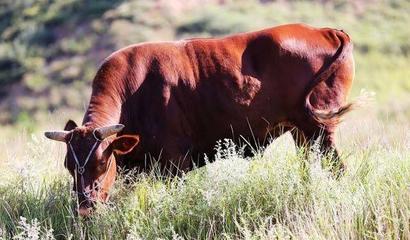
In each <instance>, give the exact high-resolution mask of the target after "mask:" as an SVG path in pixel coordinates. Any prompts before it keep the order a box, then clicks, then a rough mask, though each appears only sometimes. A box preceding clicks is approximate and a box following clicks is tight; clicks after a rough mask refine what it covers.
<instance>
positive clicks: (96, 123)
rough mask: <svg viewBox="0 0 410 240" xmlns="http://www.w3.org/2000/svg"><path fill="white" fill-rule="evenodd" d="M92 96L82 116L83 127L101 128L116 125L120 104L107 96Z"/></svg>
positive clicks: (118, 118)
mask: <svg viewBox="0 0 410 240" xmlns="http://www.w3.org/2000/svg"><path fill="white" fill-rule="evenodd" d="M103 96H104V95H100V96H98V95H94V94H93V95H92V96H91V100H90V104H89V106H88V109H87V111H86V113H85V115H84V119H83V126H89V127H103V126H107V125H112V124H117V123H119V120H120V112H121V103H120V102H119V101H117V100H116V99H115V98H112V97H109V96H107V95H105V96H104V97H103Z"/></svg>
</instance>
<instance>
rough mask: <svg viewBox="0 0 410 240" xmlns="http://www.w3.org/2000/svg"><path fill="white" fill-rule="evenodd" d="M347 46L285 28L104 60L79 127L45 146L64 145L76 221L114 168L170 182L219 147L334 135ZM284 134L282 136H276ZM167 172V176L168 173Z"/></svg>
mask: <svg viewBox="0 0 410 240" xmlns="http://www.w3.org/2000/svg"><path fill="white" fill-rule="evenodd" d="M353 78H354V59H353V44H352V42H351V40H350V37H349V36H348V35H347V34H346V33H345V32H343V31H342V30H336V29H331V28H315V27H312V26H308V25H304V24H288V25H281V26H277V27H272V28H268V29H264V30H260V31H255V32H248V33H240V34H235V35H230V36H226V37H222V38H193V39H187V40H180V41H174V42H154V43H151V42H148V43H141V44H135V45H131V46H128V47H125V48H123V49H121V50H119V51H116V52H114V53H113V54H111V55H110V56H109V57H108V58H106V59H105V60H104V62H103V63H102V65H101V66H100V68H99V70H98V71H97V73H96V76H95V78H94V80H93V83H92V94H91V99H90V102H89V105H88V109H87V111H86V113H85V115H84V119H83V122H82V125H81V126H78V125H77V124H76V123H75V122H74V121H72V120H69V121H68V122H67V124H66V126H65V128H64V131H48V132H46V133H45V136H46V137H47V138H50V139H53V140H57V141H62V142H64V143H66V145H67V155H66V159H65V167H66V168H67V169H68V170H69V172H70V174H71V175H72V176H73V178H74V187H73V189H74V191H76V192H77V195H78V200H79V209H78V211H79V214H80V215H83V216H87V215H88V214H89V213H90V212H91V211H92V208H93V205H94V203H95V202H97V201H101V202H104V201H107V199H108V193H109V190H110V188H111V186H112V185H113V183H114V180H115V177H116V172H117V168H118V167H122V168H124V169H138V170H139V171H147V169H150V166H152V165H153V164H155V163H157V164H158V163H159V165H160V166H161V169H167V170H168V171H171V172H172V174H175V172H176V171H175V169H179V171H182V172H186V171H189V170H191V169H193V167H194V166H196V165H197V166H201V165H203V163H204V161H203V159H204V157H203V156H204V155H207V156H212V155H213V151H214V145H215V143H216V141H217V140H219V139H223V138H234V139H236V140H237V139H239V138H243V139H248V140H250V141H249V144H250V145H251V146H252V145H254V144H256V143H257V142H258V143H263V142H267V141H265V140H266V138H267V137H268V136H270V137H272V138H275V137H278V136H279V135H281V134H283V133H284V132H287V131H290V132H291V134H292V136H293V138H294V140H295V144H296V146H299V147H302V146H309V144H311V143H312V140H314V139H316V138H318V137H319V136H320V137H321V141H320V142H321V145H320V146H321V151H322V152H324V153H330V152H331V153H332V154H331V155H332V161H333V163H334V168H335V171H339V170H342V169H343V164H342V163H341V161H340V159H339V157H338V155H337V151H336V148H335V129H336V127H337V125H338V123H339V122H340V120H341V117H342V116H343V115H344V114H345V113H347V112H348V111H349V110H351V109H352V104H351V103H349V104H348V103H346V98H347V95H348V93H349V91H350V89H351V85H352V81H353ZM278 126H284V127H283V129H284V131H277V129H278ZM169 169H174V170H169Z"/></svg>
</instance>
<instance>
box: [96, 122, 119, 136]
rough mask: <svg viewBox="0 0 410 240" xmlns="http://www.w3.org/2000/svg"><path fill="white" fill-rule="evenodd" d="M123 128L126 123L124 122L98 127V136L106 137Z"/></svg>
mask: <svg viewBox="0 0 410 240" xmlns="http://www.w3.org/2000/svg"><path fill="white" fill-rule="evenodd" d="M123 128H124V125H122V124H114V125H111V126H106V127H100V128H96V129H95V132H96V133H97V134H98V135H99V136H98V137H99V138H100V139H104V138H106V137H108V136H111V135H114V134H116V133H119V132H121V130H122V129H123Z"/></svg>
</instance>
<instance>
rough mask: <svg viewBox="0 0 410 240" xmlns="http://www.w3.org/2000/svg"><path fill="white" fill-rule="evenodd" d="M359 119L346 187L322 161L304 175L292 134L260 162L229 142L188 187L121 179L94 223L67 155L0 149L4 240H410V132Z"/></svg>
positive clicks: (313, 161)
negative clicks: (81, 210) (84, 210)
mask: <svg viewBox="0 0 410 240" xmlns="http://www.w3.org/2000/svg"><path fill="white" fill-rule="evenodd" d="M371 108H372V107H371V106H370V107H369V109H371ZM358 112H359V113H356V114H353V116H351V117H350V118H348V119H347V120H346V122H344V123H343V125H342V127H341V130H340V132H339V134H338V136H339V137H338V140H339V146H340V147H341V150H342V153H343V154H342V155H343V160H344V161H345V162H346V164H347V171H346V174H345V175H344V176H343V177H341V178H340V179H339V180H335V179H334V178H333V177H332V175H331V174H330V172H329V171H328V170H327V169H326V168H322V167H321V160H320V159H321V156H320V154H318V153H313V154H312V155H311V157H310V160H309V169H308V172H303V171H304V170H303V168H301V163H302V161H303V160H302V159H303V157H302V155H303V154H301V153H297V152H295V149H294V147H293V143H292V141H291V139H290V137H289V136H287V135H285V136H284V137H281V138H279V139H277V140H276V141H274V142H273V143H272V144H271V145H270V147H269V148H268V149H266V150H265V151H261V153H260V154H258V155H257V156H256V157H254V158H253V159H244V158H243V157H242V156H241V154H240V151H239V152H238V150H237V148H235V146H234V145H233V143H231V142H230V141H229V140H224V141H221V142H220V143H219V149H220V150H219V152H218V154H217V161H216V162H215V163H212V164H208V165H207V166H205V167H203V168H200V169H197V170H195V171H192V172H190V173H188V174H186V175H185V176H183V177H182V178H175V179H168V180H161V179H157V178H156V177H155V174H153V173H148V174H146V175H141V176H139V177H138V178H137V179H136V180H135V182H134V183H133V184H132V186H125V185H124V184H122V180H123V179H124V177H122V178H121V179H119V181H117V183H116V186H115V189H114V190H113V196H112V198H111V202H110V203H109V204H108V205H106V206H99V207H98V209H97V213H96V214H95V215H94V216H93V218H92V219H91V220H89V221H82V220H80V219H78V218H76V217H75V216H74V215H73V214H72V211H71V207H72V206H74V205H75V203H74V202H73V200H72V198H71V197H70V188H71V178H70V177H69V176H68V175H67V173H66V170H64V169H63V166H62V159H63V156H64V149H63V146H62V145H61V144H58V143H50V142H49V141H47V140H46V139H44V138H42V137H41V136H40V135H33V136H31V137H30V138H27V137H26V135H21V137H19V138H16V139H15V141H6V142H2V143H1V145H2V146H1V147H2V148H3V147H4V149H9V151H7V152H5V153H2V154H3V156H1V157H2V158H3V159H8V161H5V162H4V161H3V162H2V165H1V166H0V196H1V197H0V229H1V232H2V235H0V236H3V238H9V237H11V236H15V238H16V239H26V238H31V239H36V238H35V236H38V237H40V238H45V239H47V237H49V239H52V238H53V237H55V238H57V239H58V238H60V239H63V238H73V239H84V238H85V237H86V236H88V237H90V238H92V239H123V238H128V239H157V238H162V239H210V238H211V239H237V238H244V239H272V238H276V237H278V238H280V239H284V238H298V239H347V238H350V239H351V238H356V239H362V238H366V239H386V238H387V239H409V238H410V230H409V227H410V201H409V199H410V185H409V183H410V151H409V147H410V128H409V125H406V124H404V123H403V124H401V125H399V123H397V124H396V125H394V126H390V125H385V124H383V123H375V121H374V120H373V119H372V118H371V117H367V118H360V119H358V118H356V117H355V116H354V115H362V116H365V115H367V116H371V114H369V111H365V110H359V111H358ZM358 122H360V125H359V124H357V123H358ZM398 126H400V128H397V127H398ZM369 133H372V134H371V135H370V134H369ZM6 146H10V147H7V148H6ZM13 146H14V147H13ZM217 147H218V146H217ZM306 175H308V176H309V178H305V177H304V176H306ZM30 236H31V237H30Z"/></svg>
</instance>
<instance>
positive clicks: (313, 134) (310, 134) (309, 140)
mask: <svg viewBox="0 0 410 240" xmlns="http://www.w3.org/2000/svg"><path fill="white" fill-rule="evenodd" d="M335 128H336V127H335V126H327V127H326V126H325V127H323V126H321V127H318V126H315V125H308V124H307V123H306V122H304V123H302V124H300V125H299V127H298V131H300V132H302V134H301V133H300V132H298V131H296V132H294V133H292V132H291V133H292V136H293V138H294V140H295V143H296V146H303V147H304V149H306V151H309V150H311V149H312V146H313V144H318V145H319V150H320V153H321V154H323V156H324V158H323V160H324V161H323V162H322V165H325V166H326V165H327V166H330V169H331V170H332V172H333V173H334V175H335V176H337V177H338V176H340V175H341V174H342V173H343V171H344V169H345V166H344V164H343V162H342V161H341V159H340V157H339V154H338V151H337V149H336V144H335ZM296 134H299V135H296ZM301 136H303V138H302V137H301Z"/></svg>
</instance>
